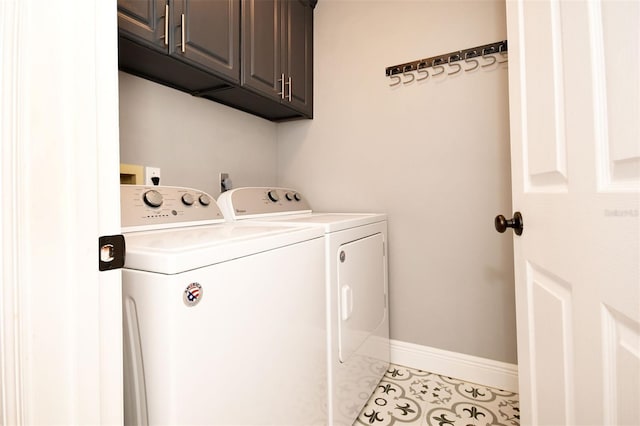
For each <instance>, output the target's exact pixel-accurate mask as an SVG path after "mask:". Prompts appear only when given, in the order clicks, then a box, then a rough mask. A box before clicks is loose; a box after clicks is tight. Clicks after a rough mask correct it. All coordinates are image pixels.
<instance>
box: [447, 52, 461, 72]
mask: <svg viewBox="0 0 640 426" xmlns="http://www.w3.org/2000/svg"><path fill="white" fill-rule="evenodd" d="M451 58H457V59H456V60H457V61H459V60H460V55H459V54H458V55H453V56H449V60H448V61H447V62H448V63H449V66H450V67H452V66H456V67H458V69H457V71H453V72H450V73H448V75H453V74H458V73H459V72H460V70H461V69H462V65H460V64H452V63H451Z"/></svg>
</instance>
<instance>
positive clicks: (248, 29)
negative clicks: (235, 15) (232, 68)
mask: <svg viewBox="0 0 640 426" xmlns="http://www.w3.org/2000/svg"><path fill="white" fill-rule="evenodd" d="M280 8H281V2H280V0H243V2H242V85H243V86H244V87H247V88H250V89H252V90H254V91H256V92H258V93H260V94H262V95H265V96H267V97H269V98H272V99H281V98H282V96H281V94H280V93H281V90H282V81H281V79H282V76H281V74H282V71H281V63H280V58H281V52H280V50H281V48H282V46H281V31H280V22H281V18H280V15H281V9H280Z"/></svg>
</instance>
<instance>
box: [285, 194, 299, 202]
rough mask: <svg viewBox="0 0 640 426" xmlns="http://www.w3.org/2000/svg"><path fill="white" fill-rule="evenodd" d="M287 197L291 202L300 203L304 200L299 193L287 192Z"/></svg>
mask: <svg viewBox="0 0 640 426" xmlns="http://www.w3.org/2000/svg"><path fill="white" fill-rule="evenodd" d="M285 197H287V200H289V201H300V200H301V199H302V197H301V196H300V194H298V193H297V192H287V193H286V195H285Z"/></svg>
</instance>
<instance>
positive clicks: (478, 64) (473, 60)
mask: <svg viewBox="0 0 640 426" xmlns="http://www.w3.org/2000/svg"><path fill="white" fill-rule="evenodd" d="M469 53H475V54H477V53H478V52H476V51H475V50H474V51H472V52H466V53H465V54H464V61H465V62H466V63H467V64H470V63H472V62H473V63H475V64H476V66H475V67H473V68H465V69H464V70H465V71H467V72H468V71H473V70H475V69H476V68H478V67H479V66H480V62H478V60H477V59H473V58H471V59H469V58H467V56H468V55H469Z"/></svg>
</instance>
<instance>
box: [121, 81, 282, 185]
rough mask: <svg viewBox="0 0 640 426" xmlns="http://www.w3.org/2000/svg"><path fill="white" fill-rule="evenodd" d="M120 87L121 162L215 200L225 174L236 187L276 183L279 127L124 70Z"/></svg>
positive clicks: (162, 181) (168, 183) (167, 183)
mask: <svg viewBox="0 0 640 426" xmlns="http://www.w3.org/2000/svg"><path fill="white" fill-rule="evenodd" d="M119 86H120V162H121V163H129V164H140V165H146V166H156V167H160V168H161V184H163V185H176V186H187V187H192V188H197V189H200V190H204V191H206V192H208V193H209V194H211V195H213V196H214V197H217V196H218V194H219V193H220V184H219V174H220V173H221V172H226V173H229V174H230V177H231V180H232V182H233V185H234V186H247V185H266V186H268V185H275V183H276V126H277V125H276V124H275V123H272V122H270V121H267V120H264V119H262V118H258V117H256V116H253V115H250V114H247V113H245V112H242V111H238V110H235V109H232V108H229V107H227V106H225V105H221V104H217V103H215V102H211V101H208V100H204V99H200V98H196V97H193V96H191V95H188V94H186V93H183V92H180V91H177V90H174V89H170V88H168V87H164V86H161V85H159V84H156V83H153V82H150V81H148V80H144V79H141V78H138V77H135V76H133V75H131V74H126V73H123V72H120V73H119Z"/></svg>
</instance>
